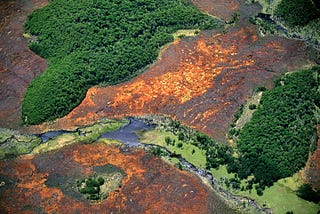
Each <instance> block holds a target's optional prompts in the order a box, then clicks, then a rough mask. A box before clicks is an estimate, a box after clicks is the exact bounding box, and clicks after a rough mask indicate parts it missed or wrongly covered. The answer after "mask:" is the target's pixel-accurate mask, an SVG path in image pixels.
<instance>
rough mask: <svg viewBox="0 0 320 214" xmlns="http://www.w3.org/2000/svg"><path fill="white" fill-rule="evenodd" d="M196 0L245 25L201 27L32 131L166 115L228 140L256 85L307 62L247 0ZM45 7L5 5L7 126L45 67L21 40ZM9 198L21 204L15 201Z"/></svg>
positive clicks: (0, 69) (2, 89)
mask: <svg viewBox="0 0 320 214" xmlns="http://www.w3.org/2000/svg"><path fill="white" fill-rule="evenodd" d="M193 2H194V3H195V5H197V6H198V7H199V8H201V9H203V10H204V11H205V12H208V13H209V14H211V15H215V16H219V17H220V18H222V19H224V20H229V19H230V17H231V16H232V14H233V12H235V11H236V12H238V13H239V14H240V22H239V23H237V24H236V26H235V27H230V28H228V29H226V30H225V31H220V32H203V33H200V35H198V36H197V37H196V38H194V39H190V38H189V39H183V40H181V41H177V42H175V43H174V44H173V45H171V46H169V47H168V48H167V49H166V50H165V51H163V53H162V56H161V58H160V59H159V60H158V62H157V63H155V64H154V65H153V66H152V67H151V68H150V69H148V70H147V71H146V72H145V73H143V74H142V75H140V76H138V77H137V78H135V79H134V80H131V81H129V82H126V83H123V84H120V85H117V86H112V87H107V88H98V87H93V88H91V89H90V90H89V91H88V93H87V96H86V98H85V99H84V101H83V102H82V103H81V105H80V106H78V107H77V108H75V109H74V110H73V111H72V112H71V113H70V114H69V115H67V116H66V117H64V118H62V119H60V120H57V121H56V122H53V123H50V124H44V125H41V126H34V127H29V128H28V130H27V131H29V132H33V131H34V132H43V131H45V130H48V129H68V128H72V127H76V126H78V125H86V124H88V123H92V122H94V121H95V120H96V119H99V118H102V117H122V116H126V115H141V114H150V113H156V114H158V113H162V114H167V115H170V116H172V117H173V118H176V119H178V120H180V121H182V122H184V123H185V124H187V125H190V126H192V127H195V128H197V129H198V130H201V131H203V132H206V133H207V134H209V135H210V136H212V137H213V138H215V139H216V140H220V141H225V134H226V132H227V129H228V127H229V124H230V122H231V120H232V117H233V115H234V112H235V111H236V110H237V109H238V107H239V105H240V104H241V103H243V102H244V101H245V99H246V98H248V97H249V96H250V95H251V94H252V91H253V89H254V88H255V87H256V86H259V85H265V86H267V87H271V82H272V79H274V78H275V77H276V76H278V75H280V73H282V72H284V71H286V70H291V69H296V68H301V67H303V65H306V64H309V61H308V59H307V57H306V56H305V55H306V47H305V45H304V44H303V43H302V42H299V41H296V40H288V39H284V38H278V37H265V38H261V37H259V36H258V33H257V31H256V29H255V27H254V26H252V25H251V24H249V23H248V20H247V18H248V16H249V15H248V14H249V12H250V14H251V13H252V12H253V10H255V9H254V8H253V9H252V8H251V9H248V6H247V5H245V4H244V2H245V0H229V1H223V0H193ZM44 4H46V0H32V1H1V2H0V12H1V13H0V14H1V19H0V30H1V34H0V53H1V54H0V126H1V127H14V128H17V127H18V126H19V124H20V121H21V119H20V116H21V103H22V98H23V94H24V92H25V89H26V87H27V85H28V83H30V81H31V80H32V79H33V78H34V76H35V75H37V74H39V73H40V72H41V71H43V70H44V69H45V67H46V65H45V61H44V60H43V59H40V58H39V57H38V56H36V55H34V54H32V53H31V52H30V50H29V49H28V48H27V44H26V40H25V39H24V38H23V37H22V25H23V22H24V21H25V18H26V15H27V13H29V12H30V11H32V10H33V9H34V8H37V7H40V6H43V5H44ZM3 17H4V18H3ZM25 130H26V129H25ZM19 164H20V162H19ZM21 170H22V169H21ZM22 171H23V170H22ZM319 171H320V170H315V171H314V172H317V173H319ZM43 176H45V175H43ZM40 177H41V176H40ZM314 177H317V176H314ZM318 177H319V176H318ZM37 179H40V178H38V177H37V178H34V180H35V181H34V182H43V181H41V179H40V180H37ZM30 183H32V181H31V180H30ZM32 191H35V190H32ZM46 191H49V190H46ZM25 194H27V193H25ZM59 197H60V195H59V192H58V193H57V198H56V199H55V200H58V201H59V200H60V199H59ZM22 199H23V200H25V201H28V200H30V201H32V200H35V199H34V198H29V199H28V198H23V197H22ZM22 199H21V200H22ZM6 200H10V203H11V202H12V203H18V202H16V201H15V199H14V198H12V199H10V198H9V199H6ZM21 200H20V202H21ZM53 201H54V200H53ZM30 203H31V202H30ZM32 203H34V202H32ZM50 203H51V202H50ZM65 206H68V204H67V203H66V205H65Z"/></svg>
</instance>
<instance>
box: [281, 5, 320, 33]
mask: <svg viewBox="0 0 320 214" xmlns="http://www.w3.org/2000/svg"><path fill="white" fill-rule="evenodd" d="M275 15H277V16H279V17H282V18H283V20H284V21H285V22H286V23H287V24H288V25H289V26H291V27H293V26H297V25H301V26H303V25H306V24H308V23H309V22H310V21H312V20H314V19H317V18H320V5H319V2H317V1H314V0H282V1H281V3H280V4H279V5H278V7H277V8H276V11H275Z"/></svg>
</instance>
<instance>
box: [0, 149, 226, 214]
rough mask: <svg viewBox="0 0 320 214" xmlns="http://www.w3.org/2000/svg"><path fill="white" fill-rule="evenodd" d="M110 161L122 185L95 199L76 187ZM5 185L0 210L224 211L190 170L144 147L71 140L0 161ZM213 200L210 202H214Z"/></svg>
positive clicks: (76, 211) (0, 169)
mask: <svg viewBox="0 0 320 214" xmlns="http://www.w3.org/2000/svg"><path fill="white" fill-rule="evenodd" d="M110 164H111V165H113V166H115V167H118V168H120V169H121V170H123V172H124V173H125V176H124V178H123V180H122V187H121V188H120V189H119V190H118V191H114V192H111V193H110V194H109V197H108V198H107V199H105V200H103V201H101V202H99V203H96V204H95V203H90V202H89V201H88V200H87V199H85V198H84V197H83V196H82V195H81V194H80V193H79V192H77V190H76V180H77V179H81V178H83V177H85V176H88V175H90V174H93V171H94V168H95V167H101V166H105V165H110ZM0 177H1V178H2V179H3V178H5V180H6V185H7V187H8V188H7V189H5V190H2V189H0V190H2V192H1V194H0V208H1V213H3V212H5V213H35V212H36V213H221V212H224V213H228V212H230V211H229V210H228V208H227V207H225V206H224V205H223V204H219V205H217V204H218V203H216V202H217V201H219V199H217V198H214V197H215V196H214V195H213V194H212V193H211V191H210V189H209V188H208V187H206V186H205V185H204V184H203V183H202V182H201V181H200V179H199V178H197V177H196V176H195V175H192V174H190V173H187V172H186V171H180V170H179V169H177V168H175V167H173V166H171V165H169V164H167V163H165V162H163V161H162V160H161V159H159V158H155V157H154V156H152V155H150V154H147V153H145V152H144V151H143V150H140V149H139V150H127V149H126V151H125V152H123V151H121V148H119V147H116V146H107V145H105V144H93V145H80V144H76V145H72V146H70V147H67V148H64V149H61V150H59V151H56V152H51V153H46V154H43V155H38V156H25V157H21V158H19V159H16V160H10V161H9V160H8V161H5V162H0ZM213 202H214V203H215V204H213Z"/></svg>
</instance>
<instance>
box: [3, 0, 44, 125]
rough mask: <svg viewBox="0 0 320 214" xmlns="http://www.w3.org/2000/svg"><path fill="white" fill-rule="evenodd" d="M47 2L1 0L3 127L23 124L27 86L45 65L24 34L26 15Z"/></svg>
mask: <svg viewBox="0 0 320 214" xmlns="http://www.w3.org/2000/svg"><path fill="white" fill-rule="evenodd" d="M46 3H47V0H32V1H0V127H18V126H19V125H20V117H21V104H22V100H23V97H24V93H25V91H26V88H27V86H28V84H29V83H30V82H31V81H32V80H33V79H34V77H35V76H36V75H38V74H40V73H41V72H42V71H43V70H44V69H45V68H46V63H45V61H44V60H43V59H41V58H40V57H39V56H37V55H35V54H34V53H32V52H31V51H30V50H29V48H28V47H27V42H26V39H25V38H23V36H22V32H23V24H24V22H25V19H26V17H27V15H28V14H29V13H30V12H31V11H32V10H34V8H38V7H43V6H44V5H45V4H46Z"/></svg>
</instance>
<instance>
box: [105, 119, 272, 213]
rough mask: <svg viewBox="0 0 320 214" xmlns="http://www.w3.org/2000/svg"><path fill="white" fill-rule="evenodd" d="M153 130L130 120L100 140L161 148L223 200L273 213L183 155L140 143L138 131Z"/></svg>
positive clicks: (137, 121)
mask: <svg viewBox="0 0 320 214" xmlns="http://www.w3.org/2000/svg"><path fill="white" fill-rule="evenodd" d="M151 128H153V126H152V125H150V124H147V123H146V122H145V121H143V120H140V119H137V118H129V124H128V125H125V126H123V127H121V128H120V129H118V130H116V131H113V132H108V133H104V134H102V135H101V136H100V138H107V139H114V140H118V141H121V142H122V143H123V144H124V145H125V146H128V147H142V148H156V147H160V148H161V149H162V150H164V151H165V152H167V153H168V154H169V156H170V157H176V158H178V159H179V161H180V163H181V164H182V165H183V166H184V167H185V168H186V169H187V170H188V171H189V172H191V173H194V174H196V175H198V176H200V177H202V178H204V179H205V180H207V182H208V183H209V184H210V185H211V187H212V188H213V189H215V190H216V191H217V192H218V193H219V194H220V195H222V196H223V198H225V199H227V200H231V201H233V202H234V204H237V205H238V206H239V207H240V206H243V204H244V203H245V204H247V205H249V206H251V207H253V208H254V209H255V210H257V211H259V212H262V213H268V214H269V213H271V211H270V209H266V208H262V207H261V206H260V205H258V204H257V203H256V202H255V201H254V200H252V199H250V198H247V197H239V196H235V195H233V194H231V193H230V192H228V191H227V190H225V189H223V188H222V186H221V185H220V184H219V181H218V180H217V178H216V177H214V175H213V174H212V173H211V172H210V171H207V170H204V169H201V168H197V167H196V166H194V165H193V164H191V163H189V162H188V161H186V160H185V159H184V158H183V157H182V156H181V155H176V154H173V153H172V152H170V151H169V150H168V149H167V148H165V147H162V146H158V145H153V144H144V143H141V142H139V137H138V135H137V134H136V132H137V131H142V130H145V131H147V130H150V129H151Z"/></svg>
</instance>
